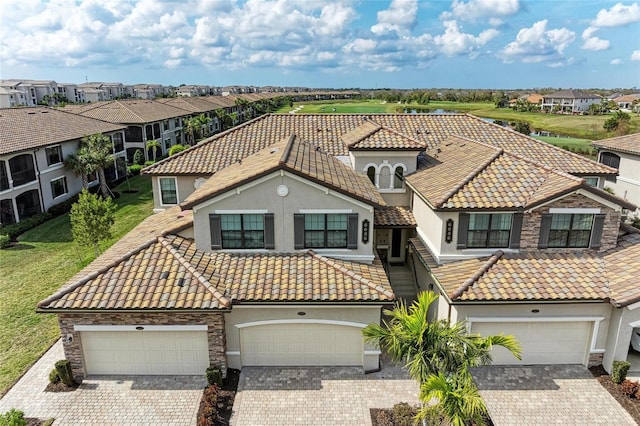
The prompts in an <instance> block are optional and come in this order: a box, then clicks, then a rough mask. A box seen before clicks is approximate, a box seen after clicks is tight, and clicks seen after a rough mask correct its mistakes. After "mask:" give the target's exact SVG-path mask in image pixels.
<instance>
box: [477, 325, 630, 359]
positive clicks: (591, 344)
mask: <svg viewBox="0 0 640 426" xmlns="http://www.w3.org/2000/svg"><path fill="white" fill-rule="evenodd" d="M603 320H604V317H596V316H577V317H538V316H536V317H467V332H469V333H470V332H471V325H472V324H473V323H474V322H585V321H587V322H591V321H593V331H592V333H591V339H590V340H591V341H590V342H589V353H604V351H605V350H604V349H597V348H596V347H595V345H596V339H597V338H598V331H599V329H600V322H602V321H603ZM639 322H640V321H639Z"/></svg>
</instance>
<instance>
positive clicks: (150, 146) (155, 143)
mask: <svg viewBox="0 0 640 426" xmlns="http://www.w3.org/2000/svg"><path fill="white" fill-rule="evenodd" d="M146 147H147V151H148V150H151V152H153V161H156V154H157V152H158V150H159V149H160V148H162V146H161V145H160V141H159V140H158V139H154V140H149V141H147V145H146Z"/></svg>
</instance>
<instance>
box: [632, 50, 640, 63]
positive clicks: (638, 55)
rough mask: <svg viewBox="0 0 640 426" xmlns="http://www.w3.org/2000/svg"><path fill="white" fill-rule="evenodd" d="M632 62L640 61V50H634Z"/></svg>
mask: <svg viewBox="0 0 640 426" xmlns="http://www.w3.org/2000/svg"><path fill="white" fill-rule="evenodd" d="M631 60H632V61H640V50H634V51H633V52H632V53H631Z"/></svg>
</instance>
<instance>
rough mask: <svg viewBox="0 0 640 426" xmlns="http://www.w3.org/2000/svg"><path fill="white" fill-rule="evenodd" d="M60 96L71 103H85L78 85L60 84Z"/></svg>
mask: <svg viewBox="0 0 640 426" xmlns="http://www.w3.org/2000/svg"><path fill="white" fill-rule="evenodd" d="M58 95H60V96H63V97H65V98H67V100H68V101H69V102H74V103H84V102H86V100H85V98H84V93H83V92H82V91H81V90H79V89H78V85H77V84H73V83H58Z"/></svg>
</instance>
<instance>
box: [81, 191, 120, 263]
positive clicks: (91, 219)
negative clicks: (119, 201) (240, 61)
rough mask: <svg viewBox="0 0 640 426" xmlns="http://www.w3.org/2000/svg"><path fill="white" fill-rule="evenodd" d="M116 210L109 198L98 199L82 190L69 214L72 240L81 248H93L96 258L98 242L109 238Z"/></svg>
mask: <svg viewBox="0 0 640 426" xmlns="http://www.w3.org/2000/svg"><path fill="white" fill-rule="evenodd" d="M116 208H117V207H116V205H115V204H114V203H113V201H112V200H111V198H100V197H98V196H97V195H96V194H91V193H90V192H89V191H87V190H86V189H83V190H82V192H81V193H80V196H79V198H78V202H77V203H75V204H73V205H72V206H71V212H70V213H69V219H70V220H71V234H72V235H73V239H74V240H75V241H76V242H77V243H78V244H80V245H81V246H89V247H93V249H94V252H95V255H96V257H98V255H99V254H100V241H103V240H106V239H109V238H111V227H112V226H113V224H114V222H115V211H116Z"/></svg>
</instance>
